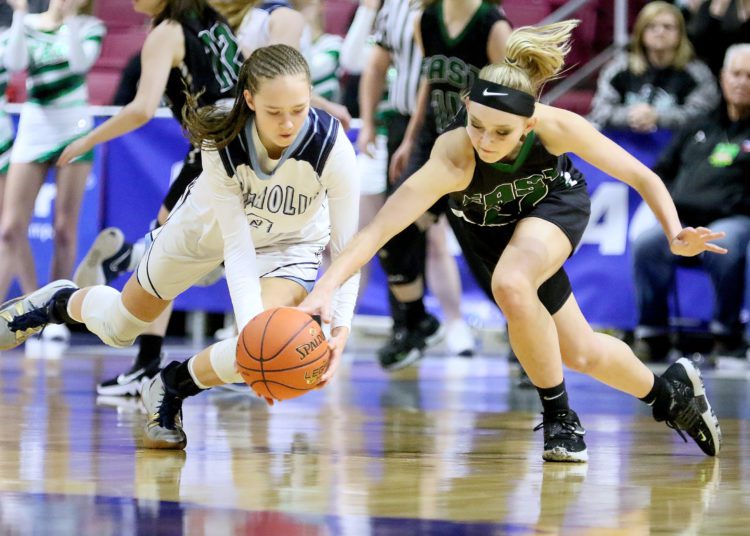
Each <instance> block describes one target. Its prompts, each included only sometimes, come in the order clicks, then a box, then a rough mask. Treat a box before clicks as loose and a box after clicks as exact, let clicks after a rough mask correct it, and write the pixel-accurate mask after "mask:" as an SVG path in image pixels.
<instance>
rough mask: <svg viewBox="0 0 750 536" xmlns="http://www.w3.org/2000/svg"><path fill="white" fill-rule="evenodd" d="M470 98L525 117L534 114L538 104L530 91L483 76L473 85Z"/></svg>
mask: <svg viewBox="0 0 750 536" xmlns="http://www.w3.org/2000/svg"><path fill="white" fill-rule="evenodd" d="M469 100H472V101H474V102H477V103H479V104H484V105H485V106H489V107H490V108H495V109H496V110H500V111H503V112H508V113H511V114H515V115H522V116H523V117H531V116H532V115H534V104H536V99H534V97H532V96H531V95H529V94H528V93H524V92H523V91H518V90H517V89H513V88H510V87H507V86H503V85H502V84H496V83H495V82H490V81H489V80H484V79H482V78H477V80H476V82H474V85H473V86H471V90H470V91H469Z"/></svg>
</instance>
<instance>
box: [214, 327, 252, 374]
mask: <svg viewBox="0 0 750 536" xmlns="http://www.w3.org/2000/svg"><path fill="white" fill-rule="evenodd" d="M236 354H237V337H236V336H235V337H232V338H230V339H225V340H223V341H219V342H217V343H216V344H214V345H213V346H212V347H211V354H210V359H211V367H212V368H213V369H214V372H215V373H216V375H217V376H218V377H219V379H220V380H221V381H223V382H224V383H241V382H244V381H245V380H243V379H242V376H241V375H240V373H239V372H237V369H236V368H235V366H234V362H235V359H236Z"/></svg>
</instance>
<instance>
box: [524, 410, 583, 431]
mask: <svg viewBox="0 0 750 536" xmlns="http://www.w3.org/2000/svg"><path fill="white" fill-rule="evenodd" d="M545 423H546V424H559V425H560V428H562V429H563V431H565V432H568V433H571V434H575V432H576V428H577V427H578V423H577V422H576V420H575V418H574V417H573V415H571V414H570V412H565V413H559V414H557V415H556V418H554V419H550V420H549V421H544V420H542V422H540V423H539V424H537V425H536V426H535V427H534V430H533V431H534V432H536V431H537V430H541V429H542V428H544V425H545ZM556 435H557V434H556V433H550V436H551V437H555V436H556Z"/></svg>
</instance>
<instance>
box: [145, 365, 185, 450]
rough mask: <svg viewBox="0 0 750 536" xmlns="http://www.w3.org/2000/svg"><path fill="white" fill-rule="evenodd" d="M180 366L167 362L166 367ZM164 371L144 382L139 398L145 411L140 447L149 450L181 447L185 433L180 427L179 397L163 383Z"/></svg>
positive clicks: (183, 443) (180, 402)
mask: <svg viewBox="0 0 750 536" xmlns="http://www.w3.org/2000/svg"><path fill="white" fill-rule="evenodd" d="M177 365H179V363H177V362H173V363H170V364H169V365H167V367H165V369H164V370H167V369H168V368H170V367H175V366H177ZM163 374H164V372H163V371H162V372H161V373H160V374H157V375H156V376H154V377H153V378H152V379H151V380H149V381H147V382H145V383H143V389H142V390H141V400H142V401H143V405H144V406H145V408H146V413H147V414H148V422H147V423H146V430H145V436H144V438H143V446H144V447H146V448H149V449H184V448H185V446H186V445H187V436H186V435H185V432H184V431H183V430H182V398H180V397H179V396H177V394H176V393H174V392H172V390H171V389H169V388H167V387H166V386H165V385H164V380H163V379H162V376H163Z"/></svg>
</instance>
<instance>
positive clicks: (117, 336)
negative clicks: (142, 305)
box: [81, 285, 151, 348]
mask: <svg viewBox="0 0 750 536" xmlns="http://www.w3.org/2000/svg"><path fill="white" fill-rule="evenodd" d="M81 320H83V322H84V323H85V324H86V327H87V328H88V330H89V331H90V332H91V333H93V334H94V335H97V336H98V337H99V338H100V339H101V340H102V342H104V344H107V345H108V346H113V347H114V348H125V347H127V346H130V345H132V344H133V341H134V340H135V338H136V337H137V336H138V335H140V334H141V333H142V332H143V331H144V330H145V329H146V328H147V327H148V326H149V325H150V324H151V323H150V322H145V321H143V320H141V319H139V318H136V317H135V316H134V315H133V314H132V313H131V312H130V311H128V310H127V309H126V308H125V305H123V303H122V298H121V294H120V293H119V292H118V291H116V290H115V289H113V288H112V287H106V286H104V285H97V286H95V287H91V289H89V291H88V293H87V294H86V297H85V298H84V299H83V304H82V306H81Z"/></svg>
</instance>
